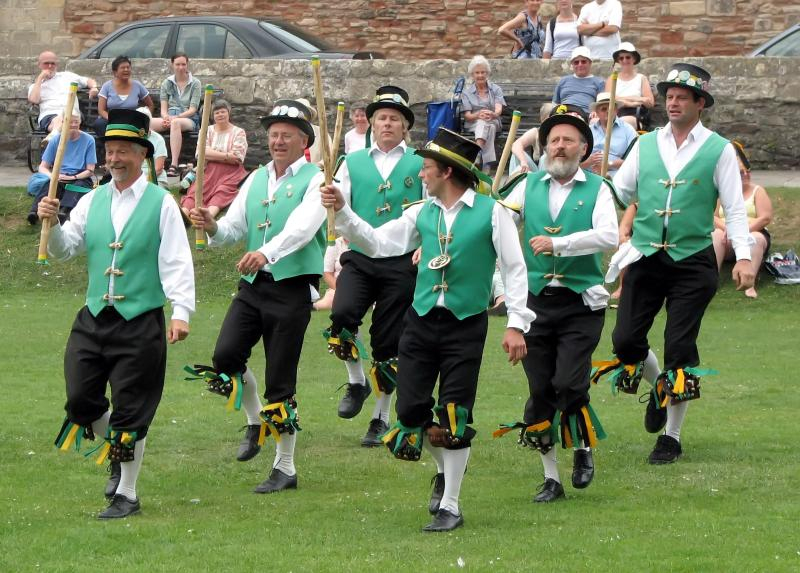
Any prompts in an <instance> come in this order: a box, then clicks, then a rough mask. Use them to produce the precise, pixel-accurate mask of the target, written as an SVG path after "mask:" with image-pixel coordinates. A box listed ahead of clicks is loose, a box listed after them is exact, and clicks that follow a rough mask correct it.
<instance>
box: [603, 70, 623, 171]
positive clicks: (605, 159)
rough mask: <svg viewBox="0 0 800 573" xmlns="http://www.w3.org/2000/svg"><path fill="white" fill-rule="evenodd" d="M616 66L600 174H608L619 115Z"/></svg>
mask: <svg viewBox="0 0 800 573" xmlns="http://www.w3.org/2000/svg"><path fill="white" fill-rule="evenodd" d="M618 77H619V72H618V71H617V69H616V68H614V69H612V70H611V94H610V96H609V99H608V121H607V122H606V142H605V145H603V163H602V164H601V165H600V176H601V177H605V176H606V175H607V174H608V154H609V152H610V151H611V130H612V129H614V118H615V117H616V115H617V78H618Z"/></svg>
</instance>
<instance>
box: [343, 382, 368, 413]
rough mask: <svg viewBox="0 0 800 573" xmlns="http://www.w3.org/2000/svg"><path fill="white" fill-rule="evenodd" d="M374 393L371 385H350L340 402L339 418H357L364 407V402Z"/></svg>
mask: <svg viewBox="0 0 800 573" xmlns="http://www.w3.org/2000/svg"><path fill="white" fill-rule="evenodd" d="M371 393H372V389H371V388H370V387H369V384H348V385H347V390H345V393H344V396H342V399H341V400H340V401H339V417H340V418H346V419H349V418H355V417H356V416H358V413H359V412H360V411H361V407H362V406H363V405H364V400H366V399H367V396H369V395H370V394H371Z"/></svg>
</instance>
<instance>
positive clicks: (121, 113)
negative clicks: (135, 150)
mask: <svg viewBox="0 0 800 573" xmlns="http://www.w3.org/2000/svg"><path fill="white" fill-rule="evenodd" d="M148 133H150V118H149V117H147V116H146V115H145V114H143V113H141V112H139V111H136V110H133V109H110V110H108V125H107V126H106V132H105V133H104V134H103V137H102V138H101V139H102V140H103V141H104V142H105V141H130V142H131V143H137V144H139V145H141V146H142V147H146V148H147V157H153V152H154V148H153V144H152V143H150V140H148V139H147V134H148Z"/></svg>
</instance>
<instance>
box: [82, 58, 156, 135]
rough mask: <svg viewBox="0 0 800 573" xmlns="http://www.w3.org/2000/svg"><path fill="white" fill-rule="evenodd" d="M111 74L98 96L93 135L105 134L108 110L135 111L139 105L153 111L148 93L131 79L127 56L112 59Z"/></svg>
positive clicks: (136, 81) (151, 100) (129, 61)
mask: <svg viewBox="0 0 800 573" xmlns="http://www.w3.org/2000/svg"><path fill="white" fill-rule="evenodd" d="M111 72H112V73H113V75H114V78H113V79H111V80H108V81H107V82H106V83H104V84H103V87H101V88H100V93H99V94H98V99H97V119H96V120H95V122H94V132H95V133H105V132H106V125H108V110H110V109H136V108H137V107H139V106H141V105H145V106H147V107H148V108H150V110H151V111H152V109H153V99H152V98H151V97H150V92H148V91H147V88H146V87H144V85H142V83H141V82H140V81H138V80H134V79H131V75H132V69H131V60H130V58H128V56H117V57H116V58H114V61H112V62H111ZM151 115H152V114H151Z"/></svg>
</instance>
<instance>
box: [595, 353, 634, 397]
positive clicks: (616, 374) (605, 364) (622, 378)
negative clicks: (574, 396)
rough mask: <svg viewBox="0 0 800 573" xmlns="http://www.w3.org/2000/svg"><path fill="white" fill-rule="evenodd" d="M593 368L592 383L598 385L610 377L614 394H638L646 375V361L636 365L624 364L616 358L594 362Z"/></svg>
mask: <svg viewBox="0 0 800 573" xmlns="http://www.w3.org/2000/svg"><path fill="white" fill-rule="evenodd" d="M592 367H593V370H592V373H591V377H590V381H591V382H592V383H593V384H597V382H598V381H599V380H600V378H602V377H603V376H605V375H608V376H609V380H610V382H611V393H612V394H616V393H617V392H622V393H624V394H636V392H637V391H638V390H639V383H640V382H641V381H642V375H643V374H644V361H642V362H637V363H636V364H623V363H622V362H621V361H620V360H619V359H618V358H615V359H613V360H600V361H595V362H592Z"/></svg>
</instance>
